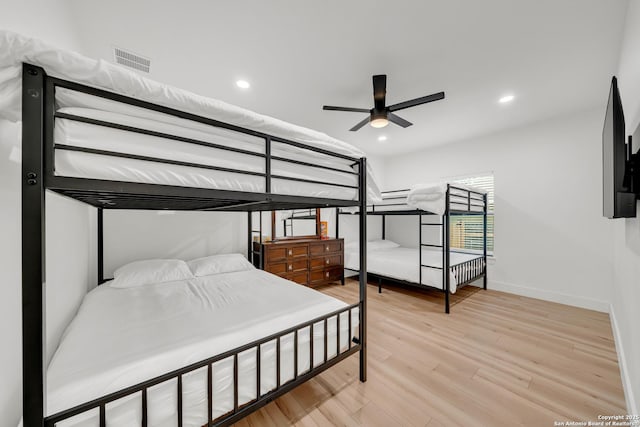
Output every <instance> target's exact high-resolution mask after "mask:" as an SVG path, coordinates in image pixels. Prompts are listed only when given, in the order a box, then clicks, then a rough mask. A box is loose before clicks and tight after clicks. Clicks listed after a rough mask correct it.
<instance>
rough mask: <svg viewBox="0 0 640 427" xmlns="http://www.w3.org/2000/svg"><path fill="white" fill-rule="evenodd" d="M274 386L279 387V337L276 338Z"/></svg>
mask: <svg viewBox="0 0 640 427" xmlns="http://www.w3.org/2000/svg"><path fill="white" fill-rule="evenodd" d="M276 388H280V337H278V338H276Z"/></svg>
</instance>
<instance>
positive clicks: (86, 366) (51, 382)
mask: <svg viewBox="0 0 640 427" xmlns="http://www.w3.org/2000/svg"><path fill="white" fill-rule="evenodd" d="M345 306H346V304H345V303H343V302H341V301H338V300H336V299H335V298H332V297H329V296H327V295H324V294H322V293H319V292H316V291H314V290H311V289H309V288H306V287H304V286H300V285H297V284H294V283H293V282H290V281H287V280H285V279H282V278H279V277H277V276H274V275H272V274H269V273H266V272H264V271H261V270H251V271H243V272H235V273H225V274H218V275H212V276H206V277H201V278H197V279H192V280H187V281H179V282H168V283H161V284H156V285H148V286H143V287H137V288H129V289H115V288H111V287H109V286H108V284H105V285H103V286H100V287H98V288H97V289H95V290H93V291H91V292H90V293H89V294H87V296H86V297H85V299H84V301H83V303H82V305H81V307H80V309H79V311H78V314H77V316H76V317H75V318H74V319H73V321H72V322H71V323H70V325H69V327H68V328H67V330H66V331H65V333H64V336H63V338H62V340H61V343H60V346H59V347H58V349H57V351H56V353H55V354H54V356H53V359H52V360H51V363H50V365H49V368H48V370H47V389H48V390H47V413H48V414H53V413H56V412H59V411H61V410H64V409H66V408H69V407H73V406H75V405H77V404H80V403H84V402H86V401H89V400H91V399H94V398H97V397H100V396H103V395H105V394H107V393H110V392H114V391H117V390H121V389H123V388H125V387H126V386H130V385H133V384H136V383H138V382H141V381H144V380H146V379H150V378H153V377H155V376H158V375H161V374H163V373H166V372H169V371H171V370H174V369H178V368H181V367H183V366H187V365H189V364H191V363H195V362H198V361H200V360H204V359H206V358H208V357H211V356H213V355H216V354H220V353H222V352H224V351H227V350H231V349H233V348H237V347H239V346H241V345H243V344H246V343H249V342H252V341H254V340H257V339H260V338H262V337H265V336H268V335H271V334H273V333H276V332H278V331H281V330H285V329H287V328H290V327H292V326H295V325H297V324H300V323H303V322H305V321H308V320H311V319H313V318H316V317H319V316H321V315H323V314H326V313H329V312H332V311H335V310H338V309H340V308H343V307H345ZM357 311H358V310H357V309H356V310H353V311H352V327H353V328H354V330H355V328H356V327H357V325H358V323H359V322H358V313H357ZM347 316H348V315H347V314H346V313H343V314H342V315H341V318H340V335H339V337H340V347H341V349H343V350H344V349H346V348H347V345H348V340H350V339H351V336H352V334H350V333H349V331H348V317H347ZM336 326H337V322H336V318H335V317H334V318H332V319H330V320H329V321H328V328H327V329H328V355H329V357H331V356H333V355H335V354H337V353H336V329H337V328H336ZM324 333H325V331H324V326H323V323H318V324H316V325H314V365H318V364H320V363H322V361H323V360H324V344H323V343H324ZM298 340H299V341H298V372H299V373H303V372H304V371H306V370H307V369H308V368H309V328H305V329H302V330H301V331H300V333H299V337H298ZM281 359H282V360H281V383H284V382H286V381H287V380H289V379H292V378H293V334H290V335H288V336H287V337H285V339H283V340H282V341H281ZM275 365H276V362H275V341H272V342H270V343H267V344H264V345H263V346H262V348H261V394H264V393H266V392H268V391H269V390H271V389H273V388H274V387H275V386H276V366H275ZM255 369H256V352H255V350H247V351H246V352H245V353H242V354H240V356H239V404H243V403H246V402H248V401H250V400H252V399H253V398H255V391H256V389H255V384H256V376H255V375H256V370H255ZM206 375H207V374H206V368H203V369H201V370H199V371H196V372H195V373H193V374H189V375H185V376H184V378H183V404H184V417H183V420H184V425H185V426H201V425H203V424H204V423H206V419H207V416H206V412H207V394H206V387H207V385H206V384H207V383H206ZM213 379H214V381H213V404H214V409H213V412H214V418H215V417H217V416H220V415H222V414H224V413H226V412H227V411H229V410H231V409H233V360H232V359H225V360H222V361H219V362H217V363H216V364H214V365H213ZM176 401H177V395H176V383H175V381H170V382H167V383H162V384H160V385H158V386H155V387H154V388H152V389H150V391H149V396H148V405H149V419H148V420H149V425H152V426H159V427H164V426H174V425H176V407H177V406H176ZM97 415H98V414H97V411H94V412H93V413H90V414H84V415H80V416H77V417H75V418H73V419H70V420H68V421H66V422H64V423H60V424H58V425H60V426H89V425H97V424H96V420H97V418H96V417H97ZM140 420H141V410H140V396H139V395H134V396H132V397H130V398H127V399H121V400H120V401H116V402H114V403H113V404H110V405H108V406H107V424H108V425H118V426H124V425H140Z"/></svg>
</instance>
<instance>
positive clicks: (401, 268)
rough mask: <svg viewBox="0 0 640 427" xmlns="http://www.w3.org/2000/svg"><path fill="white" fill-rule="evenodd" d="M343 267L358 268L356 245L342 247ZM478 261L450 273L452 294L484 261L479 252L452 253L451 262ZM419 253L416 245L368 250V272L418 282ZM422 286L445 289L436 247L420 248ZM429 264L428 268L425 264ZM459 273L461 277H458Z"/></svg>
mask: <svg viewBox="0 0 640 427" xmlns="http://www.w3.org/2000/svg"><path fill="white" fill-rule="evenodd" d="M344 256H345V262H344V266H345V268H348V269H350V270H359V268H360V267H359V264H360V262H359V252H358V249H357V247H353V246H352V247H347V248H345V254H344ZM471 260H477V261H478V262H476V263H471V265H468V266H467V265H465V267H464V268H463V269H459V271H457V272H453V271H450V272H449V281H450V282H449V289H450V290H451V293H455V292H456V290H457V287H458V284H459V283H464V282H466V281H467V280H468V279H470V278H472V277H475V276H477V275H479V274H480V273H481V272H482V271H483V269H484V264H483V260H482V257H479V256H478V255H470V254H463V253H458V252H451V254H450V265H451V266H454V265H456V264H461V263H465V262H467V261H471ZM419 265H420V255H419V253H418V249H417V248H405V247H402V246H400V247H388V248H382V249H374V250H368V251H367V272H368V273H372V274H378V275H380V276H385V277H389V278H392V279H397V280H404V281H407V282H412V283H419V282H420V270H419ZM422 265H423V267H422V283H421V284H422V285H425V286H430V287H433V288H437V289H444V287H443V283H442V251H441V250H439V249H432V248H422ZM424 266H429V267H424ZM458 276H460V277H458Z"/></svg>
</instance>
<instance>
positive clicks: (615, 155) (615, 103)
mask: <svg viewBox="0 0 640 427" xmlns="http://www.w3.org/2000/svg"><path fill="white" fill-rule="evenodd" d="M624 135H625V127H624V114H623V112H622V101H621V99H620V92H619V91H618V81H617V79H616V78H615V77H613V79H612V80H611V90H610V91H609V102H608V103H607V113H606V116H605V120H604V128H603V129H602V173H603V176H602V178H603V179H602V186H603V188H602V213H603V215H604V216H605V217H607V218H629V217H635V214H636V213H635V210H636V209H635V208H636V204H635V195H634V194H633V193H630V192H629V190H630V189H629V188H626V187H625V185H624V184H625V182H624V174H625V165H626V161H627V145H626V143H625V137H624Z"/></svg>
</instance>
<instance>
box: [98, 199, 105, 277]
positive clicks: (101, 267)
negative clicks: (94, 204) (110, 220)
mask: <svg viewBox="0 0 640 427" xmlns="http://www.w3.org/2000/svg"><path fill="white" fill-rule="evenodd" d="M97 209H98V221H97V226H98V251H97V253H98V285H101V284H103V283H104V210H103V209H102V208H97Z"/></svg>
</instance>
